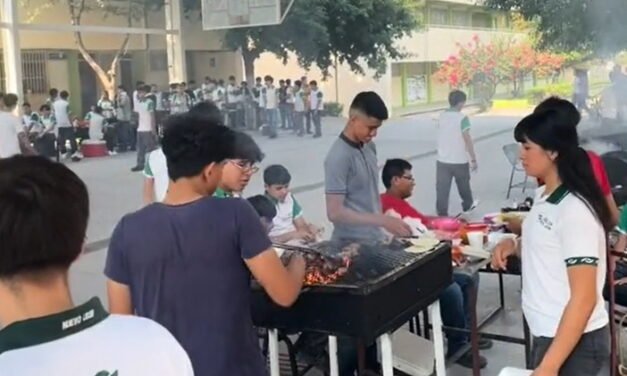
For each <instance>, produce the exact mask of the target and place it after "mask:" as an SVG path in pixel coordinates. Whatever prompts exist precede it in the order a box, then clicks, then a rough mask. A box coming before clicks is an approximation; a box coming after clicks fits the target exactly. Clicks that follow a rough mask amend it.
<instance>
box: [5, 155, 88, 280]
mask: <svg viewBox="0 0 627 376" xmlns="http://www.w3.org/2000/svg"><path fill="white" fill-rule="evenodd" d="M59 182H63V184H59ZM0 207H2V210H0V279H5V280H8V279H11V278H14V277H19V276H25V277H28V276H36V275H37V272H47V271H51V270H59V271H66V270H67V269H68V268H69V267H70V265H71V264H72V262H74V261H75V260H76V258H77V257H78V256H79V255H80V253H81V251H82V249H83V243H84V242H85V232H86V231H87V221H88V218H89V195H88V193H87V187H86V186H85V183H83V181H81V179H80V178H79V177H78V176H77V175H76V174H75V173H74V172H72V170H70V169H69V168H67V167H65V165H63V164H60V163H56V162H53V161H51V160H50V159H48V158H44V157H25V156H15V157H11V158H7V159H0Z"/></svg>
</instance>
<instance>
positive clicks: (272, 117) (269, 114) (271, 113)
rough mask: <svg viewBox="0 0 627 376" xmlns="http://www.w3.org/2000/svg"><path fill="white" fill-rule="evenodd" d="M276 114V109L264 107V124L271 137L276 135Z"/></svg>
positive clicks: (277, 112) (277, 111) (277, 113)
mask: <svg viewBox="0 0 627 376" xmlns="http://www.w3.org/2000/svg"><path fill="white" fill-rule="evenodd" d="M278 116H279V110H278V109H276V108H273V109H266V126H267V127H268V131H267V135H268V136H270V137H271V138H274V137H276V136H277V126H278V121H279V119H277V117H278Z"/></svg>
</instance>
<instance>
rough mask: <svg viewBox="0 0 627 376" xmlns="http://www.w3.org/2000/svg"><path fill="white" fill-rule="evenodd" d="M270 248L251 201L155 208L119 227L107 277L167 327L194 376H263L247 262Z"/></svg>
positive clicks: (209, 199)
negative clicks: (252, 313)
mask: <svg viewBox="0 0 627 376" xmlns="http://www.w3.org/2000/svg"><path fill="white" fill-rule="evenodd" d="M146 229H150V231H151V232H150V236H147V234H146ZM271 245H272V244H271V242H270V239H269V238H268V235H267V234H266V229H265V228H264V227H263V225H262V224H261V221H259V216H258V215H257V213H256V212H255V210H254V209H253V208H252V206H251V205H250V204H249V203H248V202H247V201H246V200H242V199H239V198H237V199H236V198H215V197H206V198H201V199H198V200H196V201H194V202H190V203H187V204H184V205H176V206H170V205H165V204H162V203H154V204H152V205H149V206H146V207H145V208H143V209H141V210H139V211H137V212H135V213H132V214H129V215H126V216H124V217H123V218H122V220H121V221H120V222H119V223H118V225H117V226H116V228H115V230H114V232H113V235H112V237H111V243H110V245H109V252H108V254H107V261H106V267H105V274H106V275H107V277H108V278H109V279H111V280H113V281H117V282H118V283H121V284H124V285H127V286H129V288H130V291H131V300H132V305H133V308H134V310H135V312H136V314H137V315H138V316H142V317H148V318H151V319H153V320H155V321H157V322H158V323H160V324H161V325H163V326H165V327H166V328H167V329H168V330H170V332H171V333H172V334H173V335H174V337H175V338H176V339H177V340H178V341H179V342H180V343H181V345H182V346H183V348H184V349H185V351H187V353H188V354H189V357H190V359H191V361H192V365H193V367H194V372H195V373H196V374H197V375H202V376H226V375H229V376H230V375H233V376H235V375H237V376H261V375H265V374H266V363H265V359H264V358H263V356H262V354H261V349H260V347H259V340H258V338H257V332H256V330H255V328H254V327H253V322H252V317H251V312H250V305H251V291H250V271H249V269H248V267H247V266H246V263H245V260H249V259H251V258H254V257H256V256H258V255H259V254H261V253H263V252H265V251H266V250H269V249H271ZM121 337H122V338H124V336H121ZM124 375H126V374H120V376H124ZM129 375H132V374H129ZM154 375H161V373H160V372H156V373H154ZM90 376H91V375H90Z"/></svg>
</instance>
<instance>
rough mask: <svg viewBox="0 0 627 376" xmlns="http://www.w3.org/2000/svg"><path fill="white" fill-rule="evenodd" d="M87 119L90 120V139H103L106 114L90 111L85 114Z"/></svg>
mask: <svg viewBox="0 0 627 376" xmlns="http://www.w3.org/2000/svg"><path fill="white" fill-rule="evenodd" d="M85 120H87V121H88V122H89V139H90V140H102V138H103V137H104V134H103V132H102V130H103V128H104V121H105V118H104V116H102V115H100V114H98V113H96V112H88V113H87V115H86V116H85Z"/></svg>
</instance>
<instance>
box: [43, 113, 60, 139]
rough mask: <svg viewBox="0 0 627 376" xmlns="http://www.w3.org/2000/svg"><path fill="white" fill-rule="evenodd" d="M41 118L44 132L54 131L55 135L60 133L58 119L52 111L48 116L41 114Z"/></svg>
mask: <svg viewBox="0 0 627 376" xmlns="http://www.w3.org/2000/svg"><path fill="white" fill-rule="evenodd" d="M40 119H41V124H42V126H43V132H45V133H52V134H54V135H56V134H57V133H58V132H57V120H56V119H55V117H54V115H53V114H52V113H51V114H50V116H48V117H45V116H41V118H40Z"/></svg>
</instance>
